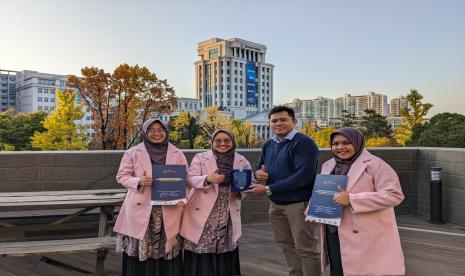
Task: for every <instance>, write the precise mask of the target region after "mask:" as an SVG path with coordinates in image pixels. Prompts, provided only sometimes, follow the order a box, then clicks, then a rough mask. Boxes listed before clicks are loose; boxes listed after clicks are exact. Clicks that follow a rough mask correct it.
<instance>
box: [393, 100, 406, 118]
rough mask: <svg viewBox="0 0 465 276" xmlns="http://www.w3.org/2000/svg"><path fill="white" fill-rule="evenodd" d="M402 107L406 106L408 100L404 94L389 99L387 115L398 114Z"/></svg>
mask: <svg viewBox="0 0 465 276" xmlns="http://www.w3.org/2000/svg"><path fill="white" fill-rule="evenodd" d="M404 108H408V100H407V98H405V97H404V96H400V97H399V98H395V99H392V100H391V105H390V110H389V115H391V116H400V111H401V110H402V109H404Z"/></svg>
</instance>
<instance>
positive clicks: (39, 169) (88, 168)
mask: <svg viewBox="0 0 465 276" xmlns="http://www.w3.org/2000/svg"><path fill="white" fill-rule="evenodd" d="M369 151H370V152H371V153H373V154H375V155H377V156H379V157H381V158H383V159H384V160H386V161H387V162H388V163H389V164H390V165H391V166H392V167H393V168H394V169H395V170H396V172H397V173H398V175H399V178H400V181H401V185H402V189H403V191H404V194H405V196H406V197H405V200H404V202H403V203H402V204H401V205H400V206H398V207H397V208H396V212H397V214H420V215H422V216H426V217H428V216H429V179H430V178H429V174H430V173H429V171H430V167H432V166H440V167H442V168H443V176H444V187H443V196H444V218H445V219H446V220H447V221H448V222H452V223H455V224H459V225H465V212H464V210H465V175H464V174H465V149H443V148H373V149H369ZM184 152H185V154H186V157H187V159H188V160H189V162H190V160H191V159H192V157H193V155H194V154H195V153H197V152H199V151H197V150H185V151H184ZM239 152H240V153H241V154H243V155H245V156H246V157H247V159H248V160H249V161H250V162H251V164H252V166H255V165H256V164H257V161H258V158H259V156H260V150H259V149H251V150H239ZM123 153H124V152H123V151H75V152H0V192H26V191H47V190H72V189H108V188H121V186H120V185H119V184H117V183H116V181H115V175H116V171H117V169H118V165H119V162H120V160H121V157H122V155H123ZM329 158H330V154H329V150H328V149H321V150H320V167H321V163H322V162H324V161H326V160H328V159H329ZM319 169H320V168H319ZM267 210H268V200H267V199H266V198H265V197H255V196H249V197H248V198H247V199H246V200H245V201H244V205H243V210H242V214H243V220H244V223H253V222H265V221H267Z"/></svg>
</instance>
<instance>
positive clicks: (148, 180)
mask: <svg viewBox="0 0 465 276" xmlns="http://www.w3.org/2000/svg"><path fill="white" fill-rule="evenodd" d="M139 185H140V186H150V185H152V178H151V177H147V173H146V172H145V171H144V176H142V178H141V179H140V180H139Z"/></svg>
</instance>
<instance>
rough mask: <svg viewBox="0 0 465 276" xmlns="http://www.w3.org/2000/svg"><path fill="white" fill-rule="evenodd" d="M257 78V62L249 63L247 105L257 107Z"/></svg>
mask: <svg viewBox="0 0 465 276" xmlns="http://www.w3.org/2000/svg"><path fill="white" fill-rule="evenodd" d="M256 80H257V76H256V74H255V62H253V61H248V62H247V95H246V98H247V105H248V106H251V105H256V104H257V96H256V91H257V81H256Z"/></svg>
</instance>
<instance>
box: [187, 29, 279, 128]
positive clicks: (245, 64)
mask: <svg viewBox="0 0 465 276" xmlns="http://www.w3.org/2000/svg"><path fill="white" fill-rule="evenodd" d="M266 50H267V48H266V46H265V45H262V44H258V43H255V42H251V41H247V40H243V39H239V38H231V39H227V40H224V39H219V38H212V39H210V40H207V41H203V42H200V43H199V44H198V48H197V53H198V55H199V57H200V60H198V61H197V62H195V76H196V80H195V83H196V88H195V89H196V91H195V93H196V96H197V98H198V99H199V100H200V102H201V105H202V108H205V107H209V106H218V107H222V109H224V110H228V111H229V112H230V113H231V114H233V117H234V118H235V119H241V120H242V119H244V118H246V117H250V116H252V115H254V114H257V113H261V112H266V111H267V110H268V109H271V108H272V107H273V69H274V65H273V64H270V63H267V62H266V60H265V57H266Z"/></svg>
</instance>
